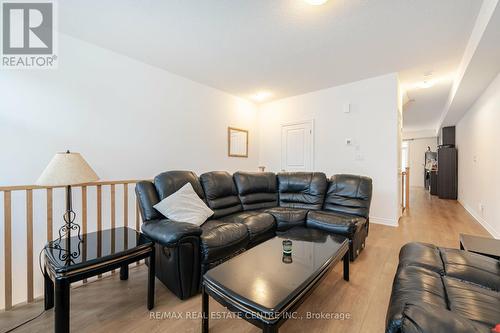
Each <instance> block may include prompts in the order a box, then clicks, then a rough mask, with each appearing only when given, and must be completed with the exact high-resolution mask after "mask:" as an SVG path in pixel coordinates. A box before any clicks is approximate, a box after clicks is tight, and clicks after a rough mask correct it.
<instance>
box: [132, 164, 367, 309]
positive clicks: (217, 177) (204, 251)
mask: <svg viewBox="0 0 500 333" xmlns="http://www.w3.org/2000/svg"><path fill="white" fill-rule="evenodd" d="M188 182H189V183H191V185H192V186H193V188H194V190H195V192H196V193H197V194H198V195H199V197H200V198H201V199H202V200H204V201H205V202H206V203H207V205H208V206H209V207H210V208H211V209H212V210H213V211H214V215H213V216H212V217H211V218H210V219H209V220H208V221H206V222H205V223H203V224H202V225H201V226H200V227H198V226H196V225H193V224H189V223H184V222H178V221H172V220H169V219H166V218H165V217H164V216H162V215H161V214H160V213H159V212H158V211H156V209H154V208H153V206H154V205H155V204H156V203H158V202H159V201H161V200H163V199H164V198H165V197H167V196H169V195H170V194H172V193H174V192H176V191H177V190H179V189H180V188H181V187H182V186H184V185H185V184H186V183H188ZM136 194H137V197H138V199H139V206H140V211H141V215H142V219H143V224H142V231H143V232H144V233H145V234H146V235H148V236H149V237H150V238H151V239H153V240H154V241H155V242H156V250H157V256H156V260H157V262H156V275H157V277H158V278H159V279H160V280H161V281H162V282H163V283H164V284H165V285H166V286H167V287H168V288H169V289H170V290H171V291H172V292H173V293H175V294H176V295H177V296H178V297H179V298H181V299H185V298H188V297H190V296H192V295H195V294H196V293H198V292H199V290H200V278H201V276H202V274H203V273H204V272H206V270H208V269H210V268H211V267H214V266H216V265H218V264H220V263H221V262H223V261H225V260H227V259H229V258H231V257H232V256H235V255H237V254H239V253H241V252H242V251H245V250H246V249H249V248H251V247H252V246H255V245H257V244H259V243H261V242H263V241H265V240H267V239H269V238H272V237H274V236H275V235H276V233H277V232H278V233H279V232H284V231H286V230H288V229H290V228H293V227H295V226H302V227H308V228H317V229H321V230H324V231H328V232H331V233H334V234H340V235H343V236H345V237H348V238H349V241H350V258H351V260H354V259H355V258H356V257H357V256H358V254H359V252H360V251H361V250H362V249H363V248H364V246H365V238H366V236H367V235H368V226H369V219H368V216H369V210H370V202H371V196H372V181H371V179H370V178H367V177H362V176H354V175H335V176H332V177H331V179H329V180H328V179H327V177H326V176H325V174H324V173H319V172H314V173H306V172H300V173H280V174H278V175H276V174H274V173H250V172H236V173H235V174H234V175H230V174H229V173H227V172H219V171H217V172H208V173H204V174H202V175H201V176H200V177H197V176H196V174H195V173H193V172H191V171H168V172H164V173H162V174H160V175H158V176H156V177H155V179H154V181H153V182H147V181H143V182H140V183H138V184H137V186H136Z"/></svg>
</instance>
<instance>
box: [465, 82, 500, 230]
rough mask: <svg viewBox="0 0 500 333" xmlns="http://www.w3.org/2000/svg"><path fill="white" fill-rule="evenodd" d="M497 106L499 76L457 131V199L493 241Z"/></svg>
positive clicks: (499, 205)
mask: <svg viewBox="0 0 500 333" xmlns="http://www.w3.org/2000/svg"><path fill="white" fill-rule="evenodd" d="M499 105H500V74H498V76H497V77H496V79H495V80H494V81H493V82H492V83H491V85H490V86H489V87H488V89H487V90H486V91H485V92H484V93H483V94H482V95H481V97H480V98H479V99H478V100H477V101H476V102H475V103H474V105H473V106H472V107H471V108H470V109H469V110H468V111H467V113H466V114H465V116H464V117H463V118H462V119H461V120H460V121H459V123H458V124H457V128H456V135H457V137H456V140H457V148H458V200H459V201H460V203H461V204H462V205H463V206H464V207H465V208H466V209H467V210H468V211H469V212H470V213H471V214H472V215H473V216H474V217H475V218H476V219H477V220H478V221H479V222H480V223H481V224H482V225H483V226H484V227H485V228H486V229H487V230H488V231H489V232H490V233H491V234H492V235H493V236H494V237H496V238H500V191H499V188H500V174H499V172H498V171H499V170H500V131H499V130H498V124H500V111H499ZM480 205H483V207H484V208H483V209H482V210H481V207H480Z"/></svg>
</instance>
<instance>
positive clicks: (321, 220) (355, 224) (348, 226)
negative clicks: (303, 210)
mask: <svg viewBox="0 0 500 333" xmlns="http://www.w3.org/2000/svg"><path fill="white" fill-rule="evenodd" d="M365 223H366V219H365V218H363V217H360V216H354V215H346V214H339V213H334V212H327V211H310V212H309V213H308V214H307V227H308V228H316V229H320V230H324V231H328V232H331V233H334V234H339V235H344V236H352V235H353V234H354V233H355V232H356V231H357V230H358V229H360V228H361V227H362V226H363V225H365Z"/></svg>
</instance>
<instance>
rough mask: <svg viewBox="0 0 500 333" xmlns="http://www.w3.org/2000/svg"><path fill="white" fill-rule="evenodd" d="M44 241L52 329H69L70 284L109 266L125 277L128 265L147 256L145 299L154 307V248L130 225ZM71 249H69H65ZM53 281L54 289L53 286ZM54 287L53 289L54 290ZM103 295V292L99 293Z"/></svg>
mask: <svg viewBox="0 0 500 333" xmlns="http://www.w3.org/2000/svg"><path fill="white" fill-rule="evenodd" d="M56 245H57V243H54V242H51V243H48V244H47V245H46V246H45V248H44V255H45V269H44V275H45V309H46V310H48V309H50V308H52V307H54V294H55V316H54V317H55V319H54V330H55V332H56V333H63V332H64V333H66V332H69V326H70V325H69V304H70V303H69V296H70V284H71V283H73V282H76V281H80V280H83V279H86V278H89V277H92V276H95V275H99V274H102V273H105V272H108V271H111V270H113V269H120V279H121V280H126V279H128V265H129V264H131V263H133V262H136V261H139V260H141V259H145V258H149V263H148V264H149V275H148V297H147V298H148V300H147V306H148V309H149V310H151V309H152V308H153V306H154V283H155V280H154V279H155V248H154V243H153V241H151V240H150V239H149V238H147V237H146V236H145V235H144V234H142V233H140V232H138V231H136V230H134V229H130V228H125V227H121V228H114V229H108V230H103V231H98V232H92V233H87V234H83V235H82V241H80V240H79V239H78V237H71V238H69V239H63V240H62V242H61V243H60V247H61V249H58V248H56ZM67 249H71V252H67V251H66V250H67ZM54 284H55V288H54ZM54 289H55V291H54ZM103 297H105V295H103Z"/></svg>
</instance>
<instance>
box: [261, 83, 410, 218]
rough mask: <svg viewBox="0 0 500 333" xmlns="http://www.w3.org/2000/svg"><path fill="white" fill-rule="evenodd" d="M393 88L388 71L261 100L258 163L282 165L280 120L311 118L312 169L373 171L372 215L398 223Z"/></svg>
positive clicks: (276, 167) (275, 167)
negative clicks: (347, 105)
mask: <svg viewBox="0 0 500 333" xmlns="http://www.w3.org/2000/svg"><path fill="white" fill-rule="evenodd" d="M397 88H398V82H397V76H396V74H389V75H384V76H380V77H376V78H372V79H368V80H363V81H358V82H354V83H350V84H346V85H343V86H338V87H333V88H329V89H325V90H320V91H316V92H312V93H308V94H304V95H300V96H295V97H290V98H286V99H282V100H278V101H275V102H270V103H267V104H264V105H262V106H261V107H260V111H259V119H260V126H259V130H260V145H259V146H260V163H259V164H260V165H263V166H266V167H267V169H268V170H270V171H275V172H276V171H279V170H281V165H280V164H281V153H280V152H281V125H282V124H284V123H289V122H293V121H302V120H308V119H313V120H314V135H315V136H314V170H318V171H323V172H325V173H326V174H327V175H328V176H330V175H333V174H336V173H353V174H362V175H367V176H370V177H372V178H373V184H374V195H373V201H372V209H371V216H370V219H371V221H373V222H376V223H377V222H378V223H385V224H390V225H397V221H398V218H399V206H400V205H399V201H398V196H399V191H398V178H399V176H398V165H399V160H398V155H399V148H398V147H399V145H398V91H397ZM345 103H351V110H352V111H351V113H343V106H344V104H345ZM346 138H351V139H352V140H353V145H352V146H346V144H345V139H346ZM357 156H358V157H357ZM359 157H361V158H359Z"/></svg>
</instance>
